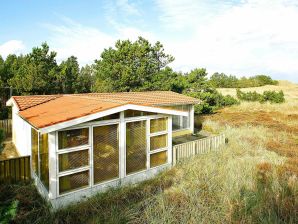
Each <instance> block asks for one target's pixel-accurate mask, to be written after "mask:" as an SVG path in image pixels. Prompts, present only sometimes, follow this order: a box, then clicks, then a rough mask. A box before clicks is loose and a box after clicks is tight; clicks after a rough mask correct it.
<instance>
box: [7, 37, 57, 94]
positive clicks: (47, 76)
mask: <svg viewBox="0 0 298 224" xmlns="http://www.w3.org/2000/svg"><path fill="white" fill-rule="evenodd" d="M55 57H56V52H53V51H50V50H49V46H48V45H47V43H43V44H42V45H41V47H35V48H33V49H32V52H31V53H29V54H28V55H26V56H22V55H21V56H19V57H17V62H16V64H17V65H16V64H15V63H14V67H13V68H14V69H13V73H14V76H13V77H12V78H11V79H10V80H9V84H10V85H11V86H12V87H14V88H16V89H17V91H18V92H19V94H51V93H57V91H58V90H57V77H56V75H57V72H58V65H57V63H56V59H55Z"/></svg>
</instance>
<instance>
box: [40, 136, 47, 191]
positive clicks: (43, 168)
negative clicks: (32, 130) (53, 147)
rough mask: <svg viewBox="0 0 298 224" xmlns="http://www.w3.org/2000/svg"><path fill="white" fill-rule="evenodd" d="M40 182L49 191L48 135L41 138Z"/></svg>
mask: <svg viewBox="0 0 298 224" xmlns="http://www.w3.org/2000/svg"><path fill="white" fill-rule="evenodd" d="M39 160H40V180H41V182H42V183H43V185H44V186H45V187H46V188H47V189H49V143H48V134H43V135H40V136H39Z"/></svg>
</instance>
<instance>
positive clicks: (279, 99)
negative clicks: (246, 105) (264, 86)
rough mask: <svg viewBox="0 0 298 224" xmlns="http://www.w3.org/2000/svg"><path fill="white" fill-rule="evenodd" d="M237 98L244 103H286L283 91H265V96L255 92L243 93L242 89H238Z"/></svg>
mask: <svg viewBox="0 0 298 224" xmlns="http://www.w3.org/2000/svg"><path fill="white" fill-rule="evenodd" d="M237 98H238V99H239V100H244V101H259V102H261V103H263V102H270V103H283V102H285V97H284V93H283V91H282V90H281V91H279V92H277V91H264V93H263V94H260V93H257V92H256V91H253V92H242V91H241V90H240V89H237Z"/></svg>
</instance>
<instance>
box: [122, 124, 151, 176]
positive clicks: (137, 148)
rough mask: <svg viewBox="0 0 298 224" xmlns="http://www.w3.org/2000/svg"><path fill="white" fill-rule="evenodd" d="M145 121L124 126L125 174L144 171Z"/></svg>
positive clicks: (145, 148) (145, 157)
mask: <svg viewBox="0 0 298 224" xmlns="http://www.w3.org/2000/svg"><path fill="white" fill-rule="evenodd" d="M146 151H147V144H146V121H137V122H130V123H127V124H126V174H130V173H135V172H138V171H141V170H145V169H146V162H147V153H146Z"/></svg>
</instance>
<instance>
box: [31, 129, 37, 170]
mask: <svg viewBox="0 0 298 224" xmlns="http://www.w3.org/2000/svg"><path fill="white" fill-rule="evenodd" d="M31 150H32V152H31V158H32V170H33V172H34V173H35V174H36V175H38V174H39V169H38V132H37V131H36V130H35V129H33V128H32V129H31Z"/></svg>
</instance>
